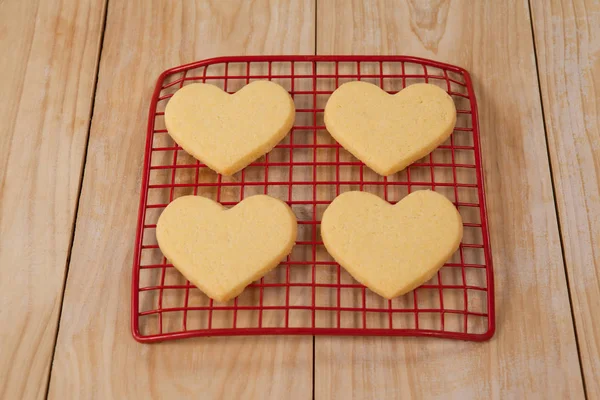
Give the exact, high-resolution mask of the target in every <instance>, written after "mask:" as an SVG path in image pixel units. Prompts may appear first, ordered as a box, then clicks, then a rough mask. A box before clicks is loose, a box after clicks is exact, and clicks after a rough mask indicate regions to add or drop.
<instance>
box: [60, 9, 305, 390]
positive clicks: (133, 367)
mask: <svg viewBox="0 0 600 400" xmlns="http://www.w3.org/2000/svg"><path fill="white" fill-rule="evenodd" d="M107 18H108V19H107V26H106V32H105V40H104V47H103V51H102V57H101V64H100V74H99V81H98V90H97V95H96V103H95V107H94V118H93V122H92V129H91V136H90V144H89V150H88V157H87V163H86V168H85V177H84V182H83V190H82V194H81V201H80V205H79V212H78V218H77V227H76V233H75V241H74V246H73V252H72V257H71V264H70V269H69V275H68V280H67V285H66V292H65V300H64V307H63V316H62V320H61V324H60V330H59V337H58V342H57V350H56V357H55V360H54V365H53V370H52V374H51V383H50V392H49V397H50V398H58V399H62V398H92V397H93V398H101V399H104V398H124V399H125V398H146V397H147V398H167V397H168V398H175V397H177V398H205V399H211V398H215V399H216V398H244V399H246V398H261V399H262V398H301V399H307V398H310V396H311V394H312V337H246V338H244V337H238V338H199V339H190V340H182V341H176V342H165V343H162V344H154V345H141V344H139V343H136V342H135V341H134V340H133V338H132V337H131V332H130V296H131V287H130V284H131V261H132V257H133V244H134V237H135V226H136V221H137V207H138V200H139V197H138V193H139V192H138V191H139V188H140V179H141V168H142V162H143V149H144V142H145V131H146V115H147V110H148V105H149V100H150V97H151V94H152V90H153V87H154V83H155V81H156V78H157V77H158V75H159V73H160V72H161V71H163V70H164V69H166V68H168V67H172V66H175V65H179V64H184V63H189V62H191V61H195V60H199V59H205V58H209V57H213V56H217V55H236V54H247V53H250V54H269V53H300V54H302V53H309V54H310V53H313V52H314V3H313V2H305V1H302V0H297V1H292V2H288V1H283V0H281V1H255V2H245V1H235V2H233V1H227V2H223V1H217V0H215V1H209V2H207V1H200V0H199V1H196V2H171V1H167V0H160V1H159V0H154V1H145V0H137V1H129V0H111V1H110V3H109V9H108V16H107Z"/></svg>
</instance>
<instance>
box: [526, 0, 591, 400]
mask: <svg viewBox="0 0 600 400" xmlns="http://www.w3.org/2000/svg"><path fill="white" fill-rule="evenodd" d="M531 10H532V18H533V26H534V29H535V31H534V32H535V41H536V51H537V57H538V69H539V75H540V85H541V89H542V97H543V104H544V110H545V113H544V114H545V118H546V132H547V135H548V144H549V149H550V159H551V160H552V171H553V173H554V174H553V176H554V184H555V188H556V202H557V204H558V211H559V218H560V225H561V233H562V238H563V244H564V253H565V261H566V265H567V272H568V276H569V288H570V291H571V297H572V301H573V314H574V316H575V324H576V327H577V336H578V338H579V349H580V354H581V361H582V367H583V372H584V377H585V385H586V388H587V394H588V398H590V399H597V398H600V321H599V320H598V318H596V316H597V315H598V308H599V307H600V3H598V2H597V1H591V0H587V1H583V0H579V1H560V0H555V1H543V2H542V1H533V2H532V4H531Z"/></svg>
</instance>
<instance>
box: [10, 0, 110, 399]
mask: <svg viewBox="0 0 600 400" xmlns="http://www.w3.org/2000/svg"><path fill="white" fill-rule="evenodd" d="M103 15H104V0H89V1H88V0H86V1H80V2H56V1H51V0H48V1H46V0H40V1H35V0H31V1H20V0H7V1H0V54H2V56H0V91H1V92H2V95H3V99H2V101H0V121H1V122H0V266H1V267H0V321H2V322H1V323H0V324H1V325H2V328H0V355H1V356H0V376H1V377H2V379H1V382H0V398H3V399H20V398H43V397H44V396H45V394H46V388H47V381H48V372H49V369H50V364H51V361H52V352H53V350H54V344H55V338H56V329H57V320H58V315H59V310H60V303H61V298H62V290H63V282H64V273H65V268H66V263H67V257H68V251H69V245H70V240H71V234H72V229H73V220H74V214H75V208H76V203H77V194H78V188H79V182H80V177H81V173H82V160H83V155H84V152H85V143H86V137H87V132H88V127H89V116H90V108H91V107H90V106H91V103H92V98H93V88H94V82H95V78H96V67H97V60H98V49H99V46H100V37H101V31H102V20H103Z"/></svg>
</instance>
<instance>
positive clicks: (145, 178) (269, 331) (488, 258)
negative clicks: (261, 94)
mask: <svg viewBox="0 0 600 400" xmlns="http://www.w3.org/2000/svg"><path fill="white" fill-rule="evenodd" d="M252 62H256V63H258V62H263V63H264V62H267V63H272V62H290V63H292V65H293V63H295V62H309V63H312V64H313V65H314V67H313V73H312V74H311V75H293V73H292V75H291V76H290V78H291V79H294V78H298V77H304V78H309V77H310V78H313V79H315V80H316V77H317V76H318V77H330V78H331V77H333V78H335V77H337V78H343V77H354V75H348V76H345V75H339V74H336V75H331V76H329V75H318V74H316V72H314V71H316V63H319V62H336V63H340V62H355V63H359V64H358V65H360V63H361V62H378V63H380V64H381V63H383V62H401V63H416V64H421V65H423V66H429V67H433V68H439V69H442V70H447V71H451V72H455V73H457V74H460V75H462V76H463V77H464V80H465V82H464V85H465V86H466V88H467V91H468V100H469V103H470V109H471V114H472V122H473V124H472V128H471V129H472V132H473V147H474V152H475V165H476V176H477V189H478V190H477V193H478V201H479V203H478V204H479V208H480V216H481V222H480V225H481V230H482V240H483V250H484V257H485V271H486V282H487V288H486V292H487V304H486V306H487V314H486V316H487V320H488V324H487V331H486V332H484V333H468V332H453V331H439V330H427V329H418V328H416V329H393V328H388V329H373V328H370V329H366V328H339V327H338V328H317V327H314V320H315V311H316V310H318V309H320V308H330V307H316V306H315V305H314V304H313V306H312V307H311V313H312V322H313V327H289V326H288V327H285V328H264V327H259V328H235V327H234V328H225V329H210V331H182V332H175V333H161V334H154V335H143V334H141V332H140V326H139V316H140V312H139V292H140V291H139V289H140V288H139V283H140V282H139V272H140V258H141V251H142V240H141V239H142V232H143V230H144V218H145V214H146V210H147V206H146V202H147V197H148V188H149V187H148V185H149V183H148V182H149V176H150V156H151V153H152V150H153V148H152V138H153V132H154V126H155V117H156V107H157V103H158V101H159V100H160V99H159V95H160V92H161V90H162V89H163V83H164V81H165V78H167V77H168V76H169V75H172V74H176V73H180V72H185V71H188V70H192V69H196V68H200V67H207V66H209V65H213V64H229V63H248V65H249V63H252ZM359 75H360V73H359ZM225 76H226V77H227V78H228V79H232V78H239V79H241V78H248V76H247V75H245V76H239V77H236V76H229V75H225ZM376 76H377V77H381V76H380V75H376ZM252 77H253V78H257V77H260V76H252ZM362 77H363V78H364V77H369V75H362ZM388 77H396V78H404V79H409V78H425V79H427V78H428V76H427V74H426V73H425V75H418V74H416V75H410V74H409V75H407V74H402V75H398V76H391V75H389V76H388ZM263 78H264V79H267V78H269V76H264V77H263ZM359 79H360V78H359ZM445 79H446V81H452V79H450V78H449V77H448V76H446V78H445ZM461 84H462V83H461ZM315 85H316V83H315ZM311 93H313V94H314V95H316V94H317V93H318V92H317V90H316V86H313V91H312V92H311ZM479 135H480V130H479V117H478V109H477V102H476V99H475V93H474V90H473V85H472V80H471V77H470V74H469V73H468V71H467V70H465V69H463V68H461V67H457V66H454V65H451V64H446V63H441V62H437V61H433V60H428V59H424V58H419V57H412V56H335V55H331V56H321V55H305V56H233V57H215V58H209V59H205V60H201V61H196V62H193V63H189V64H185V65H181V66H177V67H173V68H170V69H167V70H165V71H164V72H163V73H161V74H160V75H159V77H158V79H157V83H156V86H155V88H154V91H153V94H152V100H151V102H150V107H149V113H148V127H147V130H146V144H145V151H144V166H143V171H142V183H141V192H140V203H139V209H138V220H137V229H136V238H135V249H134V262H133V271H132V284H131V287H132V298H131V307H132V308H131V330H132V335H133V337H134V339H135V340H137V341H138V342H141V343H151V342H158V341H164V340H170V339H181V338H188V337H201V336H239V335H339V336H356V335H360V336H412V337H437V338H449V339H458V340H470V341H485V340H489V339H490V338H491V337H492V336H493V335H494V333H495V330H496V321H495V295H494V274H493V262H492V255H491V253H492V251H491V244H490V238H489V228H488V221H487V209H486V200H485V181H484V172H483V165H482V154H481V145H480V136H479ZM291 146H294V145H293V144H291ZM315 162H316V160H313V163H315ZM315 165H316V164H315ZM455 166H456V165H455ZM338 183H339V182H338ZM412 184H413V185H416V183H412ZM455 186H456V183H455ZM288 285H289V284H288ZM465 285H466V284H465ZM312 288H313V297H314V289H315V283H314V282H313V284H312ZM464 290H466V286H465V287H464ZM313 303H314V302H313ZM229 308H231V307H219V308H218V309H219V310H227V309H229ZM235 308H236V309H243V307H241V306H235ZM287 308H288V309H294V307H293V306H287ZM466 308H467V304H465V311H463V312H457V313H461V314H464V315H468V314H469V312H468V311H467V310H466ZM260 309H261V310H263V309H269V307H267V306H262V305H261V306H260ZM276 309H281V308H280V307H276ZM336 309H338V310H342V311H343V310H344V309H342V308H341V307H340V306H339V305H338V307H337V308H336ZM361 310H363V313H364V306H363V308H362V309H361ZM414 311H415V314H417V316H416V318H418V313H419V312H423V309H416V308H415V310H414ZM441 311H442V314H443V313H444V312H448V310H444V309H442V310H441ZM160 312H162V311H160ZM381 312H386V313H387V312H390V311H388V310H387V309H382V310H381Z"/></svg>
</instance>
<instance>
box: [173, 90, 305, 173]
mask: <svg viewBox="0 0 600 400" xmlns="http://www.w3.org/2000/svg"><path fill="white" fill-rule="evenodd" d="M294 116H295V108H294V102H293V100H292V98H291V97H290V95H289V93H288V92H287V91H286V90H285V89H284V88H283V87H281V86H279V85H278V84H276V83H273V82H269V81H256V82H252V83H250V84H248V85H246V86H244V87H243V88H242V89H240V90H239V91H237V92H236V93H234V94H232V95H230V94H228V93H226V92H224V91H222V90H221V89H219V88H218V87H216V86H214V85H209V84H204V83H194V84H191V85H187V86H184V87H183V88H181V89H179V90H178V91H177V92H176V93H175V94H174V95H173V97H172V98H171V99H170V100H169V102H168V103H167V107H166V109H165V124H166V127H167V130H168V132H169V134H170V135H171V137H172V138H173V139H174V140H175V141H176V142H177V143H178V144H179V145H180V146H181V147H183V149H184V150H185V151H187V152H188V153H189V154H191V155H192V156H194V157H195V158H197V159H198V160H200V161H202V162H203V163H205V164H206V165H208V167H210V168H211V169H212V170H214V171H216V172H219V173H221V174H223V175H233V174H234V173H236V172H237V171H239V170H241V169H243V168H244V167H246V166H247V165H248V164H250V163H251V162H253V161H254V160H256V159H257V158H259V157H260V156H262V155H264V154H265V153H267V152H269V151H270V150H271V149H272V148H273V147H275V145H276V144H277V143H279V142H280V141H281V140H282V139H283V138H284V137H285V135H286V134H287V133H288V132H289V130H290V129H291V127H292V125H293V124H294Z"/></svg>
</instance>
